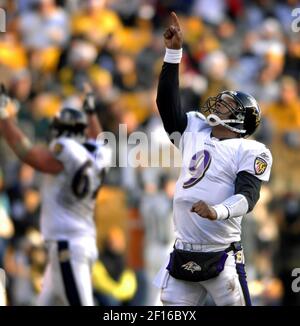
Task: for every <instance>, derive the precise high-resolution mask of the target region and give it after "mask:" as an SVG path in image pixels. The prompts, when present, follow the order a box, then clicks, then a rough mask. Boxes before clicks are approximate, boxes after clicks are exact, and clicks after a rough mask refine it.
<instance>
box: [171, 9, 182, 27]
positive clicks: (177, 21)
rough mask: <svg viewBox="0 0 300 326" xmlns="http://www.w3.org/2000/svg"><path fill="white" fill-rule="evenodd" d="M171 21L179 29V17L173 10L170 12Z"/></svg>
mask: <svg viewBox="0 0 300 326" xmlns="http://www.w3.org/2000/svg"><path fill="white" fill-rule="evenodd" d="M171 22H172V25H174V26H175V27H176V28H178V29H180V24H179V19H178V17H177V15H176V14H175V12H174V11H172V12H171Z"/></svg>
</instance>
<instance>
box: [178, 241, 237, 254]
mask: <svg viewBox="0 0 300 326" xmlns="http://www.w3.org/2000/svg"><path fill="white" fill-rule="evenodd" d="M174 248H176V249H182V250H189V251H200V252H202V251H203V252H209V251H219V250H224V251H225V252H229V251H234V252H237V251H240V250H242V243H241V241H236V242H232V243H231V244H230V245H229V246H228V244H224V245H220V244H203V243H189V242H185V241H182V240H181V239H176V241H175V243H174Z"/></svg>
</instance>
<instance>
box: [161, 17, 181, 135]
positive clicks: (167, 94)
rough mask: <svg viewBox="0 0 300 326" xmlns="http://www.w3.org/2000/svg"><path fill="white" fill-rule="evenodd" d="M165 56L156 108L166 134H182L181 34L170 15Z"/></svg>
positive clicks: (175, 21)
mask: <svg viewBox="0 0 300 326" xmlns="http://www.w3.org/2000/svg"><path fill="white" fill-rule="evenodd" d="M164 42H165V46H166V55H165V58H164V64H163V67H162V71H161V73H160V77H159V83H158V89H157V99H156V103H157V107H158V110H159V113H160V116H161V119H162V121H163V125H164V128H165V130H166V132H167V133H169V134H171V133H172V132H176V131H177V132H180V133H183V132H184V130H185V128H186V126H187V116H186V114H185V113H184V112H183V111H182V108H181V103H180V94H179V63H180V60H181V56H182V43H183V39H182V32H181V29H180V24H179V20H178V18H177V16H176V14H175V13H174V12H172V13H171V24H170V26H169V27H168V28H167V29H166V31H165V33H164Z"/></svg>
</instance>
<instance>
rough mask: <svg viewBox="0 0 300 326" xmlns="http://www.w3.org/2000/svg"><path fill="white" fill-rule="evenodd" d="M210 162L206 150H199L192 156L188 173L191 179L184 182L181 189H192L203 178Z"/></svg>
mask: <svg viewBox="0 0 300 326" xmlns="http://www.w3.org/2000/svg"><path fill="white" fill-rule="evenodd" d="M210 162H211V155H210V153H209V151H207V150H201V151H199V152H197V153H196V154H194V155H193V157H192V159H191V162H190V165H189V172H190V174H191V175H192V177H191V178H190V179H189V180H187V181H186V182H184V184H183V188H190V187H193V186H194V185H195V184H196V183H198V182H199V181H200V180H201V179H202V178H203V177H204V174H205V172H206V171H207V169H208V168H209V165H210Z"/></svg>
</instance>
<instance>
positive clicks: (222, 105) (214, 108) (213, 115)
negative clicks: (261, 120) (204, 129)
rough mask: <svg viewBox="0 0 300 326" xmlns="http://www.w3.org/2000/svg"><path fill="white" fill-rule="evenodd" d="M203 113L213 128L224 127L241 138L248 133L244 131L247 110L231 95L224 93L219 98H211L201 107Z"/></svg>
mask: <svg viewBox="0 0 300 326" xmlns="http://www.w3.org/2000/svg"><path fill="white" fill-rule="evenodd" d="M201 112H202V113H203V114H204V115H205V116H206V120H207V122H208V124H209V125H210V126H212V127H214V126H217V125H222V126H223V127H225V128H227V129H229V130H230V131H233V132H236V133H237V134H240V135H241V136H243V135H244V134H245V133H246V130H245V129H244V120H245V109H244V107H243V106H242V105H241V104H240V103H238V101H237V100H236V99H235V98H234V97H233V96H231V95H230V94H227V93H225V92H222V93H220V94H218V95H217V96H211V97H209V98H208V99H207V101H206V102H205V103H204V105H203V107H201Z"/></svg>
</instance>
